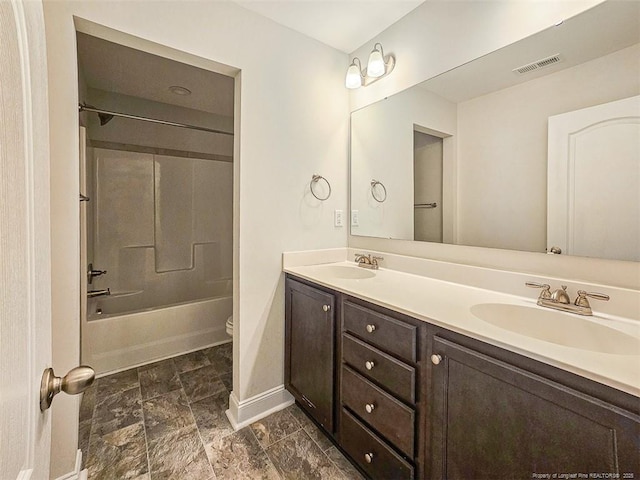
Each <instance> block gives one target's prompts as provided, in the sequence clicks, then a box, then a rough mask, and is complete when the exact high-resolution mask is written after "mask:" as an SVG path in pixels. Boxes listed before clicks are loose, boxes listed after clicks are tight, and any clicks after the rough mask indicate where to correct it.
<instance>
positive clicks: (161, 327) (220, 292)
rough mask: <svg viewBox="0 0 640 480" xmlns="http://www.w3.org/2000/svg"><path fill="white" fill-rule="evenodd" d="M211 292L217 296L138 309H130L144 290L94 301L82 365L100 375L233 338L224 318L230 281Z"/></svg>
mask: <svg viewBox="0 0 640 480" xmlns="http://www.w3.org/2000/svg"><path fill="white" fill-rule="evenodd" d="M208 291H209V293H213V296H210V297H208V298H199V299H194V300H191V301H183V302H179V303H173V304H169V305H163V306H161V307H156V308H140V309H137V310H130V308H131V306H132V305H135V303H132V301H133V300H135V297H136V296H138V295H139V293H140V292H113V293H112V295H111V296H109V297H99V298H96V299H91V301H89V304H88V312H87V315H86V316H85V319H83V322H82V332H81V334H82V363H83V364H86V365H91V366H92V367H93V368H94V370H95V371H96V373H97V374H98V375H100V374H105V373H110V372H116V371H119V370H124V369H127V368H131V367H135V366H138V365H142V364H145V363H150V362H153V361H155V360H160V359H163V358H167V357H171V356H174V355H178V354H181V353H185V352H189V351H192V350H198V349H201V348H205V347H208V346H211V345H217V344H221V343H225V342H228V341H231V339H230V338H229V336H228V335H227V333H226V331H225V322H226V320H227V318H228V317H229V316H230V315H231V314H232V312H233V296H232V282H231V281H230V280H225V281H219V282H217V284H216V285H214V286H213V288H209V289H208ZM142 304H144V302H142ZM123 310H129V311H125V312H124V313H123Z"/></svg>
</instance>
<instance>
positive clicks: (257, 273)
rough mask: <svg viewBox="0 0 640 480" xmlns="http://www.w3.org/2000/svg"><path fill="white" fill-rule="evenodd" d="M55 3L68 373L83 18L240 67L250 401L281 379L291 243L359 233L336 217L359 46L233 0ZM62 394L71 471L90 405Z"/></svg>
mask: <svg viewBox="0 0 640 480" xmlns="http://www.w3.org/2000/svg"><path fill="white" fill-rule="evenodd" d="M44 5H45V21H46V33H47V43H48V45H47V46H48V58H49V89H50V92H52V93H51V102H50V118H51V167H52V176H51V208H52V217H53V219H54V222H53V227H52V248H53V257H54V261H53V266H52V268H53V292H52V294H53V329H54V331H56V332H60V333H62V332H64V338H58V340H59V342H58V343H55V344H54V346H53V349H54V351H53V355H54V367H55V369H56V371H57V372H63V371H68V370H69V369H70V368H72V367H73V366H75V365H77V363H78V356H79V341H78V340H79V316H78V307H77V305H78V296H79V277H80V276H79V274H78V270H79V259H78V243H79V239H78V161H77V158H78V128H77V126H78V108H77V103H78V87H77V84H78V81H77V71H76V69H77V65H76V52H75V30H74V18H73V17H74V16H77V17H79V18H81V19H85V20H88V21H90V22H95V23H97V24H101V25H105V26H107V27H110V28H112V29H115V30H119V31H122V32H125V33H127V34H131V35H133V36H135V37H140V38H141V39H143V40H142V41H141V40H140V39H139V38H138V39H136V38H132V37H126V40H127V41H131V42H132V43H136V42H137V43H138V44H144V45H145V46H146V47H149V48H154V49H155V51H154V53H160V54H162V52H163V51H165V50H164V49H162V48H159V47H158V45H153V44H150V43H147V42H145V41H144V40H147V41H151V42H155V43H157V44H160V45H166V46H169V47H171V48H172V49H173V50H170V51H169V53H168V55H170V56H173V57H177V58H181V59H183V61H186V62H187V63H196V64H198V65H200V66H202V65H206V64H213V62H209V61H208V60H213V61H216V62H220V63H222V64H226V65H228V66H233V67H235V68H236V69H240V70H241V72H242V74H241V80H240V77H238V79H237V82H236V95H239V96H240V98H241V103H240V108H239V110H237V112H236V119H235V121H236V126H237V127H239V128H237V130H236V133H237V144H236V145H235V147H234V148H235V152H234V159H235V160H236V163H235V164H234V165H235V170H234V174H235V178H234V182H235V185H234V187H235V189H236V190H235V192H234V199H235V208H236V209H239V216H238V218H237V219H236V222H235V225H236V226H235V227H234V228H235V229H236V232H235V233H237V234H238V235H236V237H235V238H234V243H235V246H236V249H235V252H236V258H235V259H234V266H235V271H234V274H235V275H236V277H237V287H238V288H237V292H236V295H237V297H236V301H235V305H234V314H235V315H236V318H237V325H238V326H237V328H236V331H235V333H234V340H235V341H234V366H235V367H236V368H234V379H233V386H234V394H235V395H236V396H237V398H238V399H239V400H244V399H247V398H250V397H252V396H254V395H257V394H260V393H262V392H265V391H267V390H269V389H271V388H273V387H276V386H278V385H280V384H282V383H283V363H284V362H283V351H284V346H283V333H284V328H283V327H284V291H283V284H284V282H283V276H282V273H281V253H282V252H283V251H286V250H302V249H314V248H328V247H339V246H344V245H345V244H346V235H347V233H346V228H344V227H343V228H334V227H333V221H332V220H333V210H334V209H335V208H341V209H345V210H346V205H347V200H346V199H347V193H346V190H347V170H348V162H347V143H348V142H347V138H348V129H347V126H348V115H347V112H348V97H347V92H346V90H345V89H344V71H345V68H346V66H347V65H348V61H347V58H346V55H344V54H342V53H340V52H338V51H336V50H333V49H331V48H329V47H327V46H325V45H322V44H320V43H319V42H316V41H314V40H311V39H309V38H307V37H304V36H302V35H300V34H297V33H295V32H293V31H292V30H289V29H287V28H283V27H281V26H278V25H276V24H275V23H273V22H271V21H270V20H267V19H265V18H263V17H260V16H258V15H256V14H253V13H251V12H249V11H247V10H245V9H243V8H241V7H239V6H237V5H235V4H233V3H227V2H181V3H180V8H176V3H175V2H152V1H149V2H126V1H124V2H116V1H108V2H107V1H105V2H102V1H90V2H66V1H48V2H45V4H44ZM84 24H85V25H86V22H84ZM87 33H89V32H87ZM112 40H113V39H112ZM123 41H124V40H123ZM130 46H135V45H130ZM180 52H187V54H191V55H184V54H182V53H180ZM309 62H311V63H312V64H313V75H309V69H308V68H306V66H308V65H309V64H310V63H309ZM218 67H219V68H220V71H222V72H223V73H225V71H226V73H229V72H233V71H234V70H233V69H232V68H226V69H225V67H224V65H218ZM235 71H237V70H235ZM314 173H319V174H321V175H323V176H325V177H326V178H327V179H329V181H330V182H331V185H332V187H333V194H332V196H331V198H330V199H329V200H327V201H326V202H324V203H320V202H319V201H316V200H315V199H313V197H311V196H310V193H309V187H308V184H309V181H310V180H311V176H312V174H314ZM238 300H239V301H238ZM59 337H62V335H59ZM61 404H62V402H60V404H58V405H57V406H56V407H54V417H55V418H54V425H53V437H54V440H53V447H52V454H53V455H52V459H54V463H53V465H52V472H51V474H52V476H53V477H56V476H58V475H61V474H63V473H66V472H69V471H71V470H72V467H73V460H74V455H75V449H76V445H77V443H76V438H77V410H74V406H66V405H65V406H64V408H61V407H62V405H61Z"/></svg>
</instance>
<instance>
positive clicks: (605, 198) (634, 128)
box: [547, 96, 640, 262]
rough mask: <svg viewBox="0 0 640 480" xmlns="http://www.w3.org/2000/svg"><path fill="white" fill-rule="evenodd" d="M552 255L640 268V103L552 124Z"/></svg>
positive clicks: (579, 113) (634, 100) (558, 118)
mask: <svg viewBox="0 0 640 480" xmlns="http://www.w3.org/2000/svg"><path fill="white" fill-rule="evenodd" d="M548 159H549V176H548V185H549V187H548V218H547V221H548V224H547V225H548V230H547V242H548V245H547V248H548V249H550V248H551V247H552V246H557V247H560V248H561V249H562V252H563V253H566V254H569V255H580V256H585V257H598V258H609V259H613V260H630V261H634V262H638V261H640V96H635V97H630V98H626V99H622V100H617V101H615V102H610V103H605V104H602V105H597V106H593V107H589V108H584V109H581V110H576V111H573V112H568V113H564V114H560V115H555V116H552V117H550V118H549V157H548Z"/></svg>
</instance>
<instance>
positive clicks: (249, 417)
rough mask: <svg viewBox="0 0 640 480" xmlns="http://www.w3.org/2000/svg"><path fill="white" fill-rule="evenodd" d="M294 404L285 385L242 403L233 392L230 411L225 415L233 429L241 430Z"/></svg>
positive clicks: (230, 398)
mask: <svg viewBox="0 0 640 480" xmlns="http://www.w3.org/2000/svg"><path fill="white" fill-rule="evenodd" d="M293 402H294V399H293V397H292V396H291V394H290V393H289V392H288V391H287V390H285V388H284V385H280V386H278V387H274V388H272V389H271V390H267V391H266V392H263V393H261V394H259V395H256V396H254V397H251V398H248V399H246V400H242V401H239V400H238V398H237V397H236V395H235V392H231V395H229V409H228V410H227V411H226V412H225V413H226V414H227V418H228V419H229V422H231V426H232V427H233V429H234V430H240V429H241V428H244V427H246V426H247V425H250V424H252V423H253V422H257V421H258V420H260V419H262V418H264V417H266V416H267V415H271V414H272V413H275V412H278V411H280V410H283V409H285V408H287V407H288V406H289V405H292V404H293Z"/></svg>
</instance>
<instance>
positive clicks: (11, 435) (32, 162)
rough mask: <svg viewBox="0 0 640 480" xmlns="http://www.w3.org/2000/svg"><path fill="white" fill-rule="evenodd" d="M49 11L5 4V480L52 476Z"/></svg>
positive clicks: (0, 43) (1, 29)
mask: <svg viewBox="0 0 640 480" xmlns="http://www.w3.org/2000/svg"><path fill="white" fill-rule="evenodd" d="M46 78H47V71H46V57H45V40H44V19H43V14H42V4H41V3H40V2H36V1H23V0H0V477H1V478H2V479H3V480H4V479H13V478H19V479H20V480H26V479H29V478H33V479H47V478H49V456H50V454H49V451H50V443H51V434H50V418H49V416H50V413H49V411H47V412H46V413H41V412H40V407H39V389H40V379H41V377H42V372H43V370H44V369H45V368H46V367H49V366H50V365H51V278H50V273H51V269H50V261H51V256H50V250H49V157H48V150H49V138H48V123H47V121H48V120H47V119H48V110H47V93H46Z"/></svg>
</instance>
